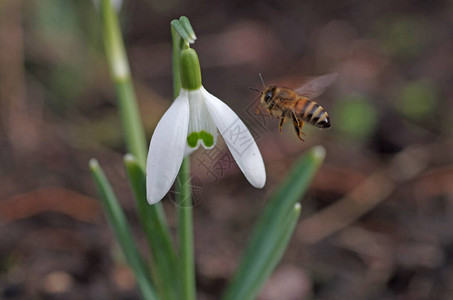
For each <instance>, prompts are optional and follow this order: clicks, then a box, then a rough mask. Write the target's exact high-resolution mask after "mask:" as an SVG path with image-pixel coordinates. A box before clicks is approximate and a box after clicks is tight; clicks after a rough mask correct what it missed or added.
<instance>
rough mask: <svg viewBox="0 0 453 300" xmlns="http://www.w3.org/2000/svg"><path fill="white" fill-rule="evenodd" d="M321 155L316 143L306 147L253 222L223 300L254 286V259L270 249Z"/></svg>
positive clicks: (308, 181) (305, 188) (322, 149)
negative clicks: (313, 145) (254, 223)
mask: <svg viewBox="0 0 453 300" xmlns="http://www.w3.org/2000/svg"><path fill="white" fill-rule="evenodd" d="M324 156H325V150H324V148H322V147H320V146H318V147H314V148H312V149H310V150H308V151H307V153H306V154H304V155H302V157H301V158H300V159H299V160H298V161H297V163H296V165H295V166H294V167H293V168H292V169H291V171H290V173H289V175H288V177H287V178H286V179H285V180H284V181H283V182H282V184H280V186H279V187H278V188H277V190H276V191H275V192H274V193H273V195H272V196H271V199H270V200H269V202H268V203H267V205H266V207H265V208H264V210H263V212H262V213H261V216H260V217H259V219H258V221H257V225H256V226H255V228H254V231H253V233H252V236H251V238H250V240H249V243H248V246H247V248H246V251H245V253H244V257H243V260H242V263H241V264H240V266H239V269H238V271H237V274H236V276H235V277H234V278H233V280H232V281H231V283H230V285H229V287H228V288H227V291H226V294H225V299H229V300H231V299H249V298H242V297H238V295H241V296H242V295H245V292H246V291H248V290H250V289H251V288H252V287H253V286H254V284H255V282H256V281H257V279H256V278H255V277H253V276H255V275H256V274H260V272H257V271H256V270H255V268H257V267H256V266H257V265H259V263H258V261H259V260H261V259H263V256H264V257H265V253H266V251H267V250H266V249H269V248H272V247H273V245H274V244H275V243H276V242H277V241H278V240H279V238H280V236H281V232H282V224H285V221H286V220H287V218H288V215H289V214H290V212H291V210H293V208H294V205H295V204H296V203H297V202H298V201H300V199H301V197H302V196H303V195H304V194H305V192H306V190H307V188H308V186H309V184H310V182H311V180H312V179H313V177H314V175H315V173H316V172H317V170H318V168H319V166H320V165H321V163H322V161H323V160H324ZM254 274H255V275H254Z"/></svg>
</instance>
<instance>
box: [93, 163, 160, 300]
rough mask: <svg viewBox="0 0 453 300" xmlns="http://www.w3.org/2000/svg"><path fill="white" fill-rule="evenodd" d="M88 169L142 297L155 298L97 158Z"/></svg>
mask: <svg viewBox="0 0 453 300" xmlns="http://www.w3.org/2000/svg"><path fill="white" fill-rule="evenodd" d="M90 170H91V174H92V176H93V179H94V182H95V184H96V186H97V189H98V191H99V195H100V198H101V201H102V205H103V206H104V211H105V213H106V215H107V219H108V220H109V222H110V225H111V227H112V229H113V231H114V233H115V235H116V238H117V240H118V242H119V244H120V247H121V249H122V251H123V254H124V256H125V258H126V261H127V263H128V264H129V266H130V267H131V269H132V271H133V272H134V274H135V278H136V280H137V284H138V286H139V288H140V291H141V292H142V295H143V298H144V299H151V300H153V299H157V298H156V295H155V292H154V288H153V286H152V284H151V280H150V276H149V273H148V271H147V269H146V264H145V262H144V260H143V258H142V256H141V255H140V253H139V251H138V250H137V247H136V244H135V242H134V240H133V238H132V234H131V230H130V228H129V224H128V222H127V220H126V217H125V216H124V212H123V210H122V209H121V206H120V205H119V203H118V200H117V198H116V196H115V193H114V192H113V190H112V187H111V185H110V183H109V182H108V180H107V177H106V176H105V174H104V172H103V171H102V168H101V166H100V165H99V163H98V161H97V160H95V159H91V160H90Z"/></svg>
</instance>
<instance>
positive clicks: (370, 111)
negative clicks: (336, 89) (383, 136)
mask: <svg viewBox="0 0 453 300" xmlns="http://www.w3.org/2000/svg"><path fill="white" fill-rule="evenodd" d="M333 115H334V116H335V119H334V120H333V122H335V123H334V126H335V128H336V129H337V130H338V131H340V132H341V133H342V135H344V136H346V137H348V138H351V139H354V140H358V141H360V140H366V139H367V138H370V137H371V136H372V135H373V133H374V131H375V129H376V126H377V122H378V113H377V111H376V108H375V107H374V106H373V105H372V104H371V99H369V98H368V97H366V96H365V95H359V94H352V95H349V96H346V97H344V98H342V99H340V100H339V101H337V103H336V105H335V107H334V109H333Z"/></svg>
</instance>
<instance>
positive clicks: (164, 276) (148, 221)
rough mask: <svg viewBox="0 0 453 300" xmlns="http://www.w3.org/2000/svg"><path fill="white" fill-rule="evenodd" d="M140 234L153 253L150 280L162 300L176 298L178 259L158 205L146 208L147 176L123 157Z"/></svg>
mask: <svg viewBox="0 0 453 300" xmlns="http://www.w3.org/2000/svg"><path fill="white" fill-rule="evenodd" d="M124 165H125V166H126V172H127V175H128V177H129V181H130V184H131V188H132V191H133V193H134V197H135V201H136V203H137V211H138V214H139V218H140V223H141V225H142V228H143V231H144V232H145V234H146V238H147V241H148V244H149V247H150V249H151V252H152V266H153V269H152V277H153V281H154V283H155V284H156V286H157V290H158V292H159V294H160V295H161V298H162V299H177V298H178V297H177V288H178V277H177V276H178V274H177V258H176V252H175V249H174V246H173V244H172V241H171V235H170V231H169V230H168V226H167V221H166V219H165V214H164V211H163V208H162V206H161V205H149V204H148V201H147V200H146V176H145V172H144V171H143V169H142V168H141V167H140V164H139V163H138V161H137V160H136V159H135V157H134V156H133V155H131V154H126V155H125V156H124Z"/></svg>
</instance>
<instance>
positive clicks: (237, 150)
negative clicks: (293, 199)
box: [202, 87, 266, 188]
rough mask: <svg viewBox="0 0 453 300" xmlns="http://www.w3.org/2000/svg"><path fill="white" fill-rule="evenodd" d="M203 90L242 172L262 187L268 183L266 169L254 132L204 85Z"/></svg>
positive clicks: (257, 186)
mask: <svg viewBox="0 0 453 300" xmlns="http://www.w3.org/2000/svg"><path fill="white" fill-rule="evenodd" d="M202 90H203V93H204V94H205V95H206V105H207V107H208V110H209V112H210V114H211V117H212V120H213V121H214V123H215V124H216V126H217V128H218V129H219V131H220V134H221V135H222V137H223V139H224V140H225V143H226V144H227V146H228V148H229V149H230V151H231V154H232V155H233V157H234V159H235V160H236V163H237V164H238V166H239V168H240V169H241V170H242V173H244V175H245V177H246V178H247V180H248V181H249V182H250V183H251V184H252V185H253V186H254V187H256V188H262V187H263V186H264V184H265V183H266V170H265V168H264V162H263V158H262V157H261V153H260V150H259V149H258V146H257V145H256V143H255V140H254V139H253V137H252V134H251V133H250V131H249V130H248V129H247V127H246V126H245V124H244V123H243V122H242V121H241V119H239V117H238V116H237V115H236V113H235V112H234V111H233V110H232V109H231V108H229V107H228V105H226V104H225V103H223V102H222V101H221V100H219V99H218V98H216V97H214V96H213V95H211V94H209V93H208V92H207V91H206V90H205V89H204V88H203V87H202Z"/></svg>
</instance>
